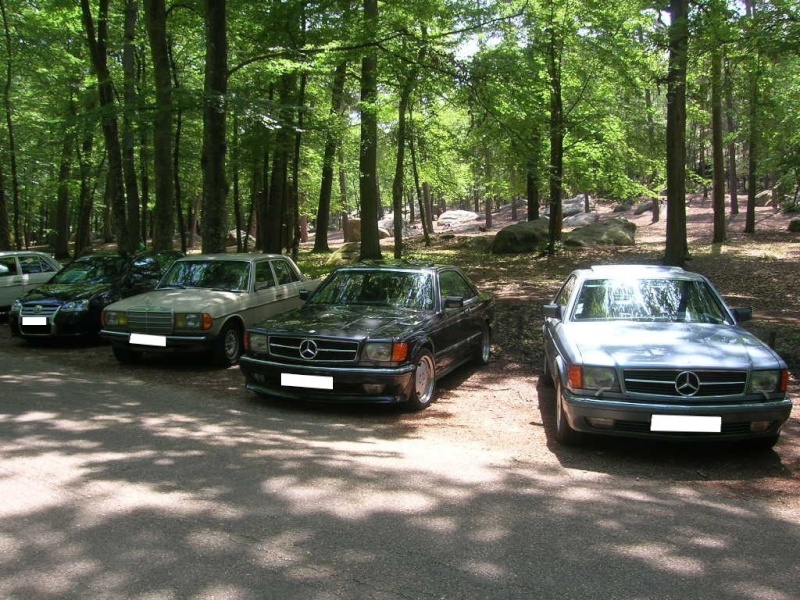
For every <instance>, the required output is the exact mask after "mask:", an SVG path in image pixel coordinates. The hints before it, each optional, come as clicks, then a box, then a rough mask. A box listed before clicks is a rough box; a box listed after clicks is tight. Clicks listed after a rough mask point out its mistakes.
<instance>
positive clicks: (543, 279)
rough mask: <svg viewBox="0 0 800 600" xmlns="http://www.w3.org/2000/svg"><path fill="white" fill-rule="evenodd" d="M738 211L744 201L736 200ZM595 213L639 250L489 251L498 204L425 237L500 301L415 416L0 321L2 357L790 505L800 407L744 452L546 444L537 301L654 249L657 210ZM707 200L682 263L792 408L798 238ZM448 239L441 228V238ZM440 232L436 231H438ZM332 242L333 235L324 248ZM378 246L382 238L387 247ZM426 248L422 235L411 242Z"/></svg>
mask: <svg viewBox="0 0 800 600" xmlns="http://www.w3.org/2000/svg"><path fill="white" fill-rule="evenodd" d="M741 206H742V210H744V201H742V204H741ZM597 209H598V212H600V213H601V218H610V217H612V216H623V217H625V218H627V219H629V220H631V221H633V222H635V223H636V225H637V233H636V241H637V243H636V246H635V247H632V248H599V249H592V250H570V251H564V252H563V253H559V254H558V255H557V256H554V257H539V256H534V255H520V256H511V257H508V256H506V257H492V256H491V255H490V254H481V253H479V252H477V251H476V248H486V247H487V246H488V243H487V240H488V239H490V238H491V236H492V235H494V233H495V232H496V231H497V230H499V229H500V228H501V227H503V226H504V225H506V224H508V222H509V211H500V212H498V213H497V214H496V216H495V218H494V219H493V228H492V231H489V232H485V233H484V232H476V233H470V234H464V235H455V236H449V235H437V236H434V247H433V251H434V252H435V253H436V255H435V256H436V259H437V260H441V259H442V258H444V259H445V260H449V261H451V262H454V263H456V264H460V265H461V266H462V267H463V268H464V269H465V270H467V271H468V272H469V273H470V275H471V276H472V277H473V278H474V280H475V281H476V282H477V283H478V285H479V286H480V287H481V288H482V289H484V290H487V291H491V292H493V293H494V295H495V298H496V301H497V310H496V317H495V323H494V329H493V357H492V360H491V361H490V364H489V365H488V366H486V367H482V368H473V367H468V368H463V369H460V370H459V371H457V372H455V373H453V374H452V375H450V376H448V377H446V378H444V379H443V380H441V381H440V384H439V396H438V401H437V402H436V403H435V404H434V405H433V406H431V407H430V408H429V409H428V410H425V411H423V412H421V413H406V412H402V411H398V410H386V409H381V408H378V409H376V408H364V407H357V408H321V407H305V406H304V407H292V406H287V405H286V403H281V402H275V401H266V400H263V399H257V398H256V397H255V396H253V395H251V394H249V393H248V392H246V391H245V390H244V388H243V379H242V377H241V374H240V372H239V369H238V368H237V367H232V368H230V369H213V368H211V367H209V366H208V365H207V364H205V363H203V362H202V361H198V360H197V358H196V357H175V358H173V359H167V358H163V357H154V358H152V359H149V360H146V361H145V362H144V363H143V364H141V365H137V366H124V365H120V364H118V363H117V362H116V360H115V359H114V357H113V355H112V353H111V350H110V348H109V347H108V346H107V345H105V344H104V343H102V342H98V341H96V340H93V341H88V342H85V343H79V344H75V343H49V344H35V345H34V344H29V343H26V342H24V341H22V340H18V339H14V338H11V337H10V333H9V330H8V327H7V326H5V325H2V326H0V348H1V349H2V350H3V351H4V352H5V351H8V352H14V353H15V354H18V355H23V356H29V357H31V358H37V359H42V360H45V361H48V362H49V363H51V364H52V365H53V367H54V370H63V371H66V372H69V371H72V370H75V371H79V372H88V373H92V372H97V373H103V374H104V375H105V376H109V375H110V374H113V375H114V376H116V377H118V378H120V379H125V380H129V379H134V380H148V381H156V382H160V383H164V384H169V385H177V386H182V387H192V388H196V389H200V390H203V391H204V392H205V393H207V394H208V395H210V396H215V397H218V398H220V400H221V401H224V402H230V403H238V404H240V405H242V406H244V407H246V408H247V409H248V410H313V411H327V412H330V413H332V414H334V415H335V416H336V417H337V418H342V416H344V417H345V418H346V419H348V420H350V421H352V422H353V423H354V425H357V426H362V427H376V428H379V429H385V428H386V427H390V428H392V429H393V430H395V432H396V433H401V434H403V435H409V436H414V435H426V436H435V437H436V438H437V439H441V441H442V443H447V442H448V440H458V441H459V443H467V444H472V445H475V446H477V447H480V448H486V449H493V450H496V449H498V448H503V449H505V454H506V455H507V456H508V459H509V460H510V461H512V462H513V463H517V464H519V465H520V467H521V468H524V467H526V466H533V467H535V468H537V469H544V470H547V469H567V470H569V472H571V473H575V474H576V476H589V477H604V476H610V475H624V476H628V477H633V478H642V479H648V480H653V479H655V480H659V481H663V482H664V485H669V486H685V487H688V488H693V487H699V488H707V487H712V488H714V489H716V490H718V491H720V492H721V493H723V494H726V495H729V496H732V497H739V498H747V499H750V500H757V501H762V502H766V503H768V504H770V505H773V506H774V507H775V508H784V509H785V508H788V509H798V508H800V443H798V442H800V421H798V419H800V409H798V408H795V410H794V413H793V416H792V418H791V419H790V421H789V423H788V424H787V426H786V427H785V429H784V431H783V433H782V436H781V441H780V442H779V443H778V445H777V446H776V447H775V449H774V450H773V451H769V452H759V453H755V452H750V451H745V450H743V449H742V448H741V447H737V446H728V445H725V446H720V445H710V446H708V445H685V444H681V445H670V444H662V443H651V442H641V441H636V440H625V439H607V438H597V439H596V440H591V441H590V442H589V443H588V444H587V445H586V446H585V447H583V448H579V449H574V448H564V447H561V446H559V445H558V444H556V443H555V441H554V439H553V437H552V430H553V396H552V392H551V390H550V389H549V388H547V387H545V386H543V385H542V383H541V382H540V380H539V376H540V374H541V364H542V354H541V347H540V346H541V325H542V319H541V305H542V304H544V303H546V302H548V301H549V300H550V299H551V298H552V297H553V295H554V294H555V292H556V291H557V290H558V287H559V285H560V283H561V281H562V280H563V279H564V277H565V276H566V275H567V274H568V273H569V271H570V270H571V269H573V268H575V267H579V266H584V265H588V264H600V263H613V262H623V263H640V262H645V263H657V262H659V261H660V259H661V258H662V257H663V251H664V243H665V239H666V219H665V217H666V215H665V214H664V211H662V218H661V220H660V221H659V222H656V223H653V222H652V215H651V213H649V212H647V213H644V214H642V215H638V216H637V215H634V214H633V213H632V212H630V211H629V212H627V213H622V214H620V213H612V211H611V208H610V206H602V205H599V206H597ZM712 216H713V215H712V212H711V206H710V202H708V201H704V200H703V199H702V198H692V199H691V201H690V202H689V204H688V206H687V236H688V241H689V247H690V250H691V252H692V259H691V260H690V261H689V264H688V268H690V269H692V270H695V271H699V272H702V273H704V274H705V275H707V276H709V277H710V278H711V280H712V281H713V282H714V283H715V285H716V286H717V287H718V288H719V290H720V291H721V292H722V293H723V295H724V296H725V297H726V299H727V300H728V301H729V303H730V304H731V305H733V306H752V307H753V308H754V314H755V316H754V320H753V321H752V322H751V323H748V324H747V327H748V328H749V329H751V330H752V331H754V332H755V333H756V334H757V335H759V336H760V337H761V338H762V339H764V340H766V341H769V342H771V343H772V344H773V346H774V347H775V348H776V350H777V351H778V352H779V353H780V354H781V355H782V356H783V357H784V358H785V359H786V361H787V362H788V363H789V365H790V371H791V381H790V394H791V397H792V398H793V399H794V403H795V406H797V405H798V404H800V299H799V298H798V292H799V291H800V268H798V262H799V261H798V259H800V234H796V233H789V232H788V231H787V225H788V221H789V219H790V218H791V217H792V215H785V214H782V213H779V212H776V211H774V210H773V209H772V208H766V207H765V208H758V209H757V212H756V233H755V234H744V233H743V229H744V223H745V215H744V214H743V213H742V214H740V215H736V216H734V217H729V219H728V228H727V231H728V240H727V242H726V243H724V244H721V245H716V246H715V245H712V244H711V234H712ZM439 233H441V234H446V233H447V232H445V231H442V232H439ZM445 238H446V239H445ZM334 240H335V238H332V240H331V241H332V242H333V241H334ZM387 243H388V242H387ZM409 246H410V248H411V249H413V250H414V252H425V251H426V250H425V249H424V248H422V247H421V241H419V240H415V241H411V242H409Z"/></svg>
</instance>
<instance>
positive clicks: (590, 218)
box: [563, 212, 600, 227]
mask: <svg viewBox="0 0 800 600" xmlns="http://www.w3.org/2000/svg"><path fill="white" fill-rule="evenodd" d="M599 220H600V215H598V214H597V213H594V212H589V213H579V214H577V215H571V216H569V217H567V218H566V219H564V222H563V224H564V227H583V226H584V225H591V224H592V223H597V221H599Z"/></svg>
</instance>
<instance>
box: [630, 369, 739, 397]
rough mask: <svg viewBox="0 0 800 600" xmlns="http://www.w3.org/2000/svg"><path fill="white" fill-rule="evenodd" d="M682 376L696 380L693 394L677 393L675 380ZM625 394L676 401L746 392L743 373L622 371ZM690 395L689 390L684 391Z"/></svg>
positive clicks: (677, 385)
mask: <svg viewBox="0 0 800 600" xmlns="http://www.w3.org/2000/svg"><path fill="white" fill-rule="evenodd" d="M684 373H690V374H693V375H695V376H696V379H694V378H693V379H694V382H695V383H696V384H697V387H696V392H695V393H684V394H682V393H680V392H679V391H678V388H679V384H678V383H677V382H678V379H679V377H680V376H681V375H682V374H684ZM623 377H624V379H625V390H626V391H627V392H628V393H630V394H650V395H657V396H674V397H677V398H687V399H691V398H708V397H712V396H713V397H719V396H742V395H744V393H745V389H746V388H747V371H691V370H685V369H684V370H677V369H675V370H649V369H642V370H639V369H626V370H625V371H624V372H623ZM687 391H691V390H687Z"/></svg>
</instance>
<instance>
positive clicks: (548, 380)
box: [540, 352, 553, 388]
mask: <svg viewBox="0 0 800 600" xmlns="http://www.w3.org/2000/svg"><path fill="white" fill-rule="evenodd" d="M540 381H541V383H542V384H544V386H545V387H549V388H552V387H553V372H552V371H551V370H550V363H549V362H547V352H545V354H544V360H543V361H542V377H541V379H540Z"/></svg>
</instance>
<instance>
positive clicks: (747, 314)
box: [731, 308, 753, 323]
mask: <svg viewBox="0 0 800 600" xmlns="http://www.w3.org/2000/svg"><path fill="white" fill-rule="evenodd" d="M731 312H732V313H733V317H734V318H735V319H736V322H737V323H741V322H742V321H749V320H750V319H752V318H753V309H752V308H734V309H732V310H731Z"/></svg>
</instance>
